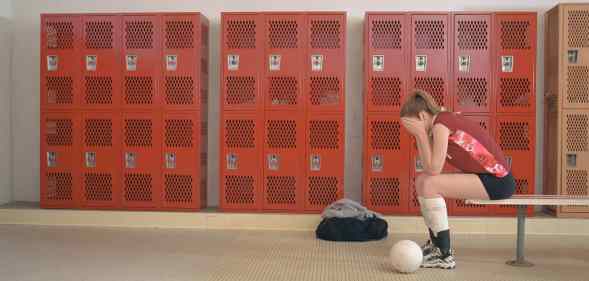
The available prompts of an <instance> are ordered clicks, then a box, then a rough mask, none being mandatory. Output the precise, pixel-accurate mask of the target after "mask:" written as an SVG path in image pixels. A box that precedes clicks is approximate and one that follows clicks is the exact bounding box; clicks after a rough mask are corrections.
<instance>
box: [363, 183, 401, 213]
mask: <svg viewBox="0 0 589 281" xmlns="http://www.w3.org/2000/svg"><path fill="white" fill-rule="evenodd" d="M400 185H401V183H400V181H399V179H398V178H371V179H370V204H371V205H372V206H376V207H388V206H400V205H401V195H400V193H399V192H400V190H399V189H400Z"/></svg>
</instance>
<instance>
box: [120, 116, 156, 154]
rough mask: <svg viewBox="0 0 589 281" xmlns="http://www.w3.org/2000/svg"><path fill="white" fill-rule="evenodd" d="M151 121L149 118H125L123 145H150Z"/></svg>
mask: <svg viewBox="0 0 589 281" xmlns="http://www.w3.org/2000/svg"><path fill="white" fill-rule="evenodd" d="M152 135H153V123H152V121H151V120H149V119H125V145H126V146H131V147H151V146H152Z"/></svg>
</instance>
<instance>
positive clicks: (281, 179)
mask: <svg viewBox="0 0 589 281" xmlns="http://www.w3.org/2000/svg"><path fill="white" fill-rule="evenodd" d="M296 197H297V180H296V178H295V177H289V176H269V177H266V203H268V204H296V203H297V200H296V199H297V198H296Z"/></svg>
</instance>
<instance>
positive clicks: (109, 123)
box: [79, 112, 122, 208]
mask: <svg viewBox="0 0 589 281" xmlns="http://www.w3.org/2000/svg"><path fill="white" fill-rule="evenodd" d="M120 121H121V120H120V114H119V113H113V112H85V113H82V120H81V124H80V126H81V132H82V149H81V157H79V158H80V159H81V161H80V162H79V167H80V169H81V179H80V180H81V182H82V191H81V192H82V207H85V208H120V207H121V197H122V196H121V175H120V171H121V159H120V157H121V136H120V134H121V130H120Z"/></svg>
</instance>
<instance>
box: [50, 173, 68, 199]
mask: <svg viewBox="0 0 589 281" xmlns="http://www.w3.org/2000/svg"><path fill="white" fill-rule="evenodd" d="M45 176H46V177H47V193H46V194H45V198H46V199H47V200H52V201H71V200H72V197H73V196H72V186H73V183H72V174H71V173H67V172H63V173H47V174H46V175H45Z"/></svg>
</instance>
